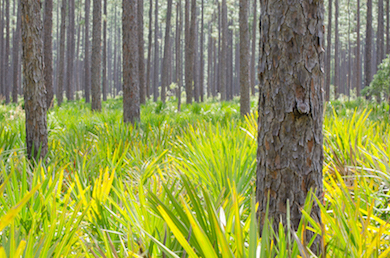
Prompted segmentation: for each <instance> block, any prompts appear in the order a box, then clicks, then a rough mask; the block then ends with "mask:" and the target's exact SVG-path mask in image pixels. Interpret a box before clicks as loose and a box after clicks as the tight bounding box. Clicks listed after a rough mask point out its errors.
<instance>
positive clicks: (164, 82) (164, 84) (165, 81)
mask: <svg viewBox="0 0 390 258" xmlns="http://www.w3.org/2000/svg"><path fill="white" fill-rule="evenodd" d="M171 16H172V0H168V2H167V19H166V26H165V45H164V59H163V64H162V69H161V101H162V102H163V103H165V99H166V95H167V88H168V87H169V76H168V74H169V73H168V69H169V67H170V64H169V57H168V56H169V48H170V45H171V36H170V34H171Z"/></svg>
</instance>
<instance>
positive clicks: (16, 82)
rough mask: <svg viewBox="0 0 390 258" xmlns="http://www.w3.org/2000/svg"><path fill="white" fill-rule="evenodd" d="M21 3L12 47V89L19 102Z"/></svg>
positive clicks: (13, 96) (16, 100)
mask: <svg viewBox="0 0 390 258" xmlns="http://www.w3.org/2000/svg"><path fill="white" fill-rule="evenodd" d="M20 9H21V4H20V0H18V14H17V17H18V18H17V22H16V30H15V34H14V42H13V47H12V52H13V67H14V68H13V77H14V78H13V89H12V101H13V102H14V103H17V102H18V92H19V89H20V87H19V85H20V80H19V66H20V65H19V58H20V54H19V51H20V45H19V42H20V38H21V31H20V30H21V28H20V27H21V22H22V20H21V17H22V16H21V13H20V11H21V10H20Z"/></svg>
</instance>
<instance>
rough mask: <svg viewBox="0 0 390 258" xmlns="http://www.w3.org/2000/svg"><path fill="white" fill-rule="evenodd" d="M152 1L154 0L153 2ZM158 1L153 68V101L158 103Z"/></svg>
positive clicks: (155, 19) (155, 17) (155, 18)
mask: <svg viewBox="0 0 390 258" xmlns="http://www.w3.org/2000/svg"><path fill="white" fill-rule="evenodd" d="M151 1H152V0H151ZM158 45H159V44H158V0H156V6H155V11H154V67H153V69H154V70H153V72H154V75H153V101H154V102H157V98H158V79H159V78H158V71H159V69H158V67H159V65H158V61H159V46H158Z"/></svg>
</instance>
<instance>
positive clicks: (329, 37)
mask: <svg viewBox="0 0 390 258" xmlns="http://www.w3.org/2000/svg"><path fill="white" fill-rule="evenodd" d="M358 1H359V0H358ZM326 34H327V44H326V67H325V74H326V80H325V101H329V100H330V69H331V68H330V59H331V56H332V55H331V54H332V0H328V30H327V33H326Z"/></svg>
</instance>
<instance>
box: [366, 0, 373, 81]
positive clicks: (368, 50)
mask: <svg viewBox="0 0 390 258" xmlns="http://www.w3.org/2000/svg"><path fill="white" fill-rule="evenodd" d="M365 47H366V54H365V58H364V86H365V87H367V86H370V83H371V78H372V74H371V66H372V60H371V58H372V0H367V22H366V42H365Z"/></svg>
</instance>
